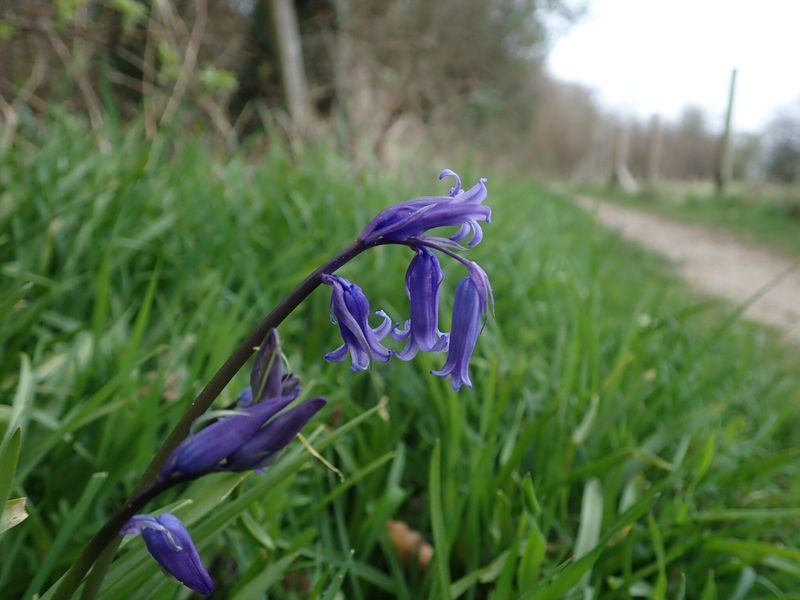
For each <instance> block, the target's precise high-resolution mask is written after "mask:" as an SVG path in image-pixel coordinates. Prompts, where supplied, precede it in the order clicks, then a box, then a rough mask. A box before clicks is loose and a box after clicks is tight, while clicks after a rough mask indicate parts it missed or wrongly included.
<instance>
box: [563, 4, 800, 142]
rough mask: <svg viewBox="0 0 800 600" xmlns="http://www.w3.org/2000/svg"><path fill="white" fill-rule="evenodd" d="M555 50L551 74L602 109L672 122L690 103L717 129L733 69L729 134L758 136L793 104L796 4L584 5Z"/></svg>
mask: <svg viewBox="0 0 800 600" xmlns="http://www.w3.org/2000/svg"><path fill="white" fill-rule="evenodd" d="M588 5H589V6H588V14H587V15H586V16H585V17H584V18H583V19H581V20H580V21H579V22H578V24H576V25H574V26H572V27H571V28H569V29H568V30H567V31H566V33H565V34H562V35H561V36H560V37H559V38H558V39H557V40H556V41H555V44H554V45H553V49H552V52H551V54H550V56H549V58H548V64H549V67H550V71H551V72H552V73H553V74H554V75H556V76H557V77H559V78H561V79H565V80H568V81H574V82H579V83H583V84H586V85H588V86H589V87H592V88H594V89H595V90H597V98H598V100H600V101H601V103H602V104H603V105H604V106H605V107H606V108H609V109H612V110H614V111H618V112H623V113H624V112H627V113H633V114H636V115H638V116H641V117H645V118H648V117H649V116H650V115H651V114H654V113H658V114H660V115H662V116H663V117H665V118H674V117H676V116H677V115H678V114H680V111H681V109H682V108H683V107H684V106H686V105H687V104H694V105H697V106H700V107H702V108H703V109H704V110H705V111H706V112H707V114H708V116H709V117H710V118H711V119H712V121H711V122H712V123H713V124H714V125H715V126H717V125H719V124H721V122H722V118H723V115H724V111H725V103H726V100H727V94H728V83H729V80H730V72H731V69H732V68H734V67H736V68H738V71H739V73H738V81H737V95H736V104H735V106H734V126H735V127H736V128H737V129H738V130H740V131H742V130H747V131H757V130H759V129H761V128H762V127H763V126H764V125H765V124H766V123H767V122H768V121H769V120H770V119H771V118H772V116H773V115H774V113H775V111H776V110H777V109H780V108H781V107H785V106H786V105H787V104H789V103H791V102H797V101H800V0H759V1H758V2H756V1H755V0H753V1H747V0H727V1H726V0H588Z"/></svg>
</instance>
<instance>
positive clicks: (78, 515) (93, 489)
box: [24, 473, 108, 598]
mask: <svg viewBox="0 0 800 600" xmlns="http://www.w3.org/2000/svg"><path fill="white" fill-rule="evenodd" d="M107 478H108V473H95V474H94V475H92V477H91V479H89V482H88V483H87V484H86V487H85V488H84V489H83V493H82V494H81V496H80V498H79V499H78V501H77V502H76V503H75V506H73V507H72V510H71V511H69V513H68V514H67V516H66V518H65V519H64V522H63V524H62V525H61V528H60V529H59V530H58V534H57V535H56V538H55V539H54V540H53V543H52V544H51V545H50V549H49V550H48V552H47V554H46V555H45V557H44V560H42V562H41V563H40V564H39V567H38V568H37V569H36V574H35V575H34V577H33V579H32V580H31V582H30V584H29V585H28V588H27V589H26V590H25V595H24V596H25V598H30V597H31V596H33V594H34V592H37V591H38V590H39V588H41V586H42V584H44V582H45V581H46V580H47V576H48V575H50V571H51V570H52V569H53V567H54V566H55V565H56V562H58V561H59V560H61V559H62V555H63V553H64V548H65V547H66V546H67V544H68V543H69V542H70V541H71V540H72V535H73V533H74V532H75V530H76V529H77V528H78V527H79V526H81V525H82V523H83V519H84V516H85V515H86V513H87V512H88V510H89V507H90V506H91V505H92V502H93V500H94V498H95V496H96V495H97V492H99V491H100V487H101V486H102V484H103V482H104V481H105V480H106V479H107Z"/></svg>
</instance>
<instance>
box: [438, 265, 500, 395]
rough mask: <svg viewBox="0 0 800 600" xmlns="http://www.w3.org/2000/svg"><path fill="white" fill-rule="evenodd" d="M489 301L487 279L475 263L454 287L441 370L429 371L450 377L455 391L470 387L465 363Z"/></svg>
mask: <svg viewBox="0 0 800 600" xmlns="http://www.w3.org/2000/svg"><path fill="white" fill-rule="evenodd" d="M491 299H492V289H491V285H490V284H489V278H488V277H487V276H486V273H485V272H484V271H483V269H481V268H480V267H479V266H478V265H477V264H476V263H474V262H473V263H471V266H470V268H469V275H468V276H467V277H465V278H464V279H462V280H461V281H460V282H459V284H458V287H456V297H455V300H454V301H453V321H452V326H451V330H450V347H449V349H448V353H447V361H446V362H445V364H444V366H443V367H442V368H441V369H439V370H438V371H433V374H434V375H441V376H443V377H450V382H451V384H452V385H453V389H454V390H456V391H457V390H458V389H459V388H461V386H462V385H466V386H467V387H472V380H471V379H470V377H469V361H470V358H472V353H473V352H474V351H475V344H476V342H477V341H478V335H479V334H480V332H481V321H482V320H483V319H484V318H485V317H486V315H487V313H488V310H489V306H490V304H491Z"/></svg>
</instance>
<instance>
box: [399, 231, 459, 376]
mask: <svg viewBox="0 0 800 600" xmlns="http://www.w3.org/2000/svg"><path fill="white" fill-rule="evenodd" d="M443 279H444V273H443V272H442V267H441V265H440V264H439V259H438V258H436V255H435V254H434V253H433V252H431V251H430V250H428V249H427V248H425V247H420V248H419V249H418V250H417V253H416V255H415V256H414V258H413V259H412V260H411V264H410V265H409V266H408V271H406V293H407V294H408V298H409V301H410V303H411V318H410V319H409V320H408V321H406V322H405V328H404V329H398V328H395V329H394V330H393V331H392V337H393V338H394V339H396V340H399V341H404V340H407V344H406V347H405V348H404V349H403V350H402V351H400V352H398V353H397V354H395V356H397V358H399V359H400V360H411V359H412V358H414V356H416V354H417V352H418V351H420V350H421V351H422V352H441V351H443V350H447V341H448V336H447V334H444V333H442V332H441V331H439V287H440V286H441V284H442V280H443Z"/></svg>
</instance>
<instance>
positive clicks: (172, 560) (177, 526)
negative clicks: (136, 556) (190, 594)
mask: <svg viewBox="0 0 800 600" xmlns="http://www.w3.org/2000/svg"><path fill="white" fill-rule="evenodd" d="M120 533H121V534H122V535H136V534H141V536H142V539H144V543H145V546H147V551H148V552H149V553H150V555H151V556H152V557H153V558H154V559H155V560H156V562H158V564H159V565H161V567H163V569H164V570H165V571H166V572H167V573H169V574H170V575H172V576H173V577H174V578H175V579H177V580H178V581H180V582H181V583H182V584H183V585H185V586H186V587H188V588H190V589H191V590H193V591H195V592H197V593H198V594H202V595H203V596H208V595H210V594H211V593H212V592H213V591H214V582H213V581H212V580H211V576H210V575H209V574H208V571H206V568H205V567H204V566H203V562H202V561H201V560H200V555H199V554H198V552H197V548H196V547H195V545H194V541H192V536H191V535H190V534H189V531H188V530H187V529H186V526H185V525H184V524H183V522H182V521H181V520H180V519H179V518H178V517H176V516H175V515H173V514H171V513H164V514H162V515H159V516H157V517H153V516H151V515H136V516H134V517H132V518H131V519H130V520H129V521H128V522H127V523H126V524H125V525H124V526H123V527H122V530H121V531H120Z"/></svg>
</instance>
